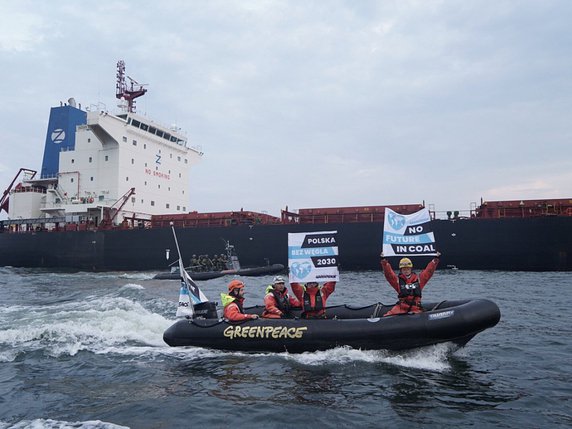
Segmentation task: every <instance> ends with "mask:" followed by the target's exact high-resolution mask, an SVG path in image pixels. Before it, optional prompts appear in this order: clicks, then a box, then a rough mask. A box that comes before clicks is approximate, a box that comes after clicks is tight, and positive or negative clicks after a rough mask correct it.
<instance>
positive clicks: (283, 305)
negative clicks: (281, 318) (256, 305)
mask: <svg viewBox="0 0 572 429" xmlns="http://www.w3.org/2000/svg"><path fill="white" fill-rule="evenodd" d="M272 295H274V299H275V300H276V307H278V309H279V310H280V311H281V312H282V313H284V314H288V313H289V312H290V299H289V297H288V294H287V293H284V294H281V293H278V292H276V291H275V290H272Z"/></svg>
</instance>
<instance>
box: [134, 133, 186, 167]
mask: <svg viewBox="0 0 572 429" xmlns="http://www.w3.org/2000/svg"><path fill="white" fill-rule="evenodd" d="M123 142H124V143H127V137H125V136H123ZM132 144H133V146H137V140H133V141H132ZM143 149H147V144H145V143H144V144H143ZM160 154H161V149H159V155H160ZM169 158H171V159H173V154H172V153H170V154H169ZM177 161H179V162H181V156H180V155H179V156H177ZM184 161H185V164H188V163H189V160H188V159H187V158H185V160H184Z"/></svg>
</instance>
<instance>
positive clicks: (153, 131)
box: [149, 127, 157, 134]
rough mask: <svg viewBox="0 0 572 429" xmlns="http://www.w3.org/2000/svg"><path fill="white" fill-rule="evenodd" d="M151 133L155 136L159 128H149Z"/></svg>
mask: <svg viewBox="0 0 572 429" xmlns="http://www.w3.org/2000/svg"><path fill="white" fill-rule="evenodd" d="M149 132H150V133H151V134H155V133H156V132H157V128H155V127H149Z"/></svg>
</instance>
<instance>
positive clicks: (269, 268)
mask: <svg viewBox="0 0 572 429" xmlns="http://www.w3.org/2000/svg"><path fill="white" fill-rule="evenodd" d="M282 271H284V265H282V264H272V265H265V266H262V267H252V268H241V269H240V270H238V271H237V272H236V274H237V275H239V276H250V277H256V276H268V275H271V274H278V273H280V272H282Z"/></svg>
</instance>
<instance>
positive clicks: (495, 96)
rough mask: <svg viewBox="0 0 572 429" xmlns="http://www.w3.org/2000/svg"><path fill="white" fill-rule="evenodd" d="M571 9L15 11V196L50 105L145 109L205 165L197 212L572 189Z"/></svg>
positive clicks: (495, 1)
mask: <svg viewBox="0 0 572 429" xmlns="http://www.w3.org/2000/svg"><path fill="white" fill-rule="evenodd" d="M571 20H572V1H569V0H562V1H550V0H538V1H526V0H522V1H502V0H491V1H469V0H466V1H425V0H419V1H403V0H399V1H382V0H377V1H366V0H360V1H328V0H323V1H307V0H306V1H294V0H292V1H274V0H268V1H262V0H256V1H234V2H233V1H222V0H221V1H216V0H214V1H213V0H209V1H206V0H205V1H169V0H162V1H161V2H159V1H131V2H126V1H117V0H114V1H108V0H99V1H59V0H58V1H56V0H54V1H26V0H20V1H13V0H10V1H9V0H0V94H1V103H0V125H1V131H0V145H1V146H0V147H1V149H2V150H1V156H0V187H1V188H2V190H4V189H5V188H6V187H7V185H8V184H9V183H10V181H11V180H12V178H13V176H14V175H15V174H16V172H17V170H18V168H20V167H27V168H32V169H34V170H40V168H41V162H42V155H43V146H44V140H45V136H46V126H47V121H48V116H49V109H50V108H51V107H53V106H59V104H60V101H66V100H67V99H68V98H69V97H74V98H75V99H76V100H77V102H79V103H81V104H82V106H88V105H90V104H96V103H104V104H105V105H106V106H107V108H108V109H109V110H110V111H115V105H116V100H115V73H116V64H117V61H118V60H120V59H122V60H124V61H125V63H126V68H127V70H126V71H127V75H129V76H131V77H133V78H134V79H136V80H137V81H138V82H140V83H146V84H148V87H147V88H148V93H147V94H146V95H145V96H144V97H142V98H139V99H138V100H137V112H138V113H140V114H145V115H147V116H149V117H151V118H153V119H154V120H156V121H158V122H161V123H166V124H172V123H176V124H177V125H178V126H180V127H182V128H183V129H184V130H186V131H187V132H188V136H189V140H190V142H191V144H192V145H197V146H200V147H201V148H202V150H203V151H204V153H205V155H204V157H203V159H202V161H201V163H200V165H198V166H196V167H194V168H193V169H192V171H191V183H190V184H189V186H190V192H189V194H190V198H191V202H190V208H191V209H192V210H198V211H222V210H236V209H239V208H241V207H243V208H244V209H245V210H255V211H265V212H268V213H270V214H273V215H279V213H280V209H281V208H285V207H286V206H288V207H289V208H290V209H299V208H311V207H338V206H364V205H384V204H412V203H422V202H425V203H426V204H427V205H434V207H435V209H436V210H437V211H446V210H468V209H469V208H470V204H471V203H472V202H479V201H480V199H481V198H484V199H485V200H496V199H517V200H520V199H535V198H572V118H571V113H572V103H571V100H572V31H571V30H570V28H571V27H570V26H571V22H572V21H571Z"/></svg>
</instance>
